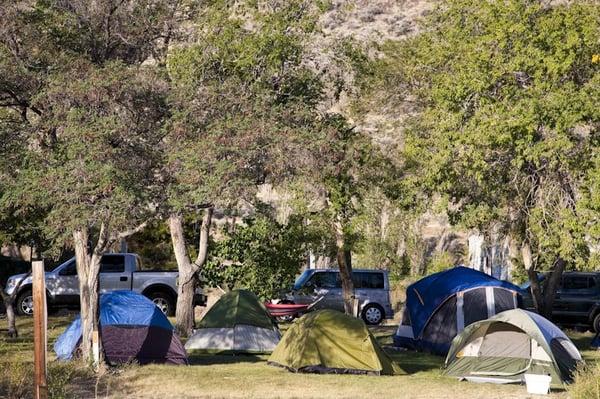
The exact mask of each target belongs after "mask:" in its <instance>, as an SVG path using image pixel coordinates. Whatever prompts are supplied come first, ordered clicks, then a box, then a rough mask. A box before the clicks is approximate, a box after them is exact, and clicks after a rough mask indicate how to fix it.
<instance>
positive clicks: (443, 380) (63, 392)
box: [0, 315, 600, 399]
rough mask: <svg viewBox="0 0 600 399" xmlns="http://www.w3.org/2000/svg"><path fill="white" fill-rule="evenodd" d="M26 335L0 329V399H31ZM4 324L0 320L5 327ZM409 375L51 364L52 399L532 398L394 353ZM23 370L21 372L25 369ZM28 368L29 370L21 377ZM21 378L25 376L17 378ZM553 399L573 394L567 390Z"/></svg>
mask: <svg viewBox="0 0 600 399" xmlns="http://www.w3.org/2000/svg"><path fill="white" fill-rule="evenodd" d="M73 317H74V316H73V315H70V316H56V317H49V318H48V326H49V339H50V342H49V349H50V350H51V348H52V344H53V342H54V340H55V339H56V337H57V336H58V335H59V334H60V333H61V332H62V331H63V330H64V328H65V327H66V326H67V325H68V323H69V321H70V320H71V319H72V318H73ZM18 325H19V332H20V334H21V335H20V337H19V338H18V339H15V340H9V339H7V338H6V336H5V333H4V332H3V331H0V379H4V380H9V379H15V380H16V381H17V382H18V380H19V378H21V379H22V380H23V381H22V392H21V391H18V390H17V391H15V389H13V390H12V391H9V388H7V386H8V384H7V382H6V381H5V382H2V381H0V398H2V397H11V396H12V397H18V396H19V395H22V397H30V396H31V393H30V391H29V388H28V387H29V385H30V384H31V374H29V372H30V371H31V370H32V365H31V363H32V361H33V351H32V339H33V338H32V331H31V325H32V320H31V319H26V318H20V319H19V322H18ZM5 328H6V320H0V330H2V329H5ZM373 331H374V333H375V335H376V336H377V337H378V339H379V340H380V341H381V342H382V344H383V345H388V344H389V343H390V342H391V335H392V334H393V332H394V327H393V326H388V327H386V326H383V327H377V328H374V329H373ZM570 335H571V337H572V339H573V341H574V342H575V344H576V345H577V346H578V347H579V348H582V349H584V350H582V354H583V356H584V357H585V358H586V360H587V361H588V362H595V361H600V353H598V352H594V351H589V350H586V349H587V348H589V341H590V339H591V334H589V333H588V334H581V333H572V334H570ZM390 354H391V355H392V357H393V358H394V360H396V361H397V362H398V363H399V364H400V365H401V366H402V368H403V369H404V370H406V371H407V372H408V373H409V374H408V375H401V376H393V377H389V376H382V377H375V376H357V375H315V374H293V373H290V372H288V371H286V370H283V369H280V368H277V367H272V366H269V365H267V364H266V357H264V356H208V355H206V356H193V357H191V358H190V362H191V365H190V366H189V367H181V366H179V367H177V366H161V365H150V366H143V367H141V366H137V365H128V366H124V367H120V368H116V369H111V370H109V371H108V372H107V373H105V374H103V375H102V376H101V377H100V378H96V377H95V376H93V375H92V374H90V373H89V372H87V371H86V370H82V369H77V368H75V367H73V366H72V364H64V363H58V362H55V361H53V359H54V356H53V352H51V351H50V355H49V358H50V359H52V360H51V362H50V364H49V373H50V377H51V378H52V381H50V383H51V393H52V396H54V397H73V398H87V397H94V396H97V397H100V398H125V397H127V398H260V399H263V398H265V399H266V398H378V399H382V398H394V399H396V398H486V399H490V398H503V399H510V398H530V397H531V398H533V397H535V395H529V394H527V391H526V389H525V386H523V385H494V384H474V383H468V382H459V381H457V380H456V379H454V378H448V377H444V376H443V375H442V373H441V366H442V363H443V359H442V358H440V357H436V356H431V355H427V354H422V353H415V352H398V351H390ZM19 370H20V371H19ZM23 371H25V373H24V372H23ZM19 373H20V374H19ZM21 374H24V376H23V375H21ZM544 397H551V398H566V397H568V395H567V393H566V392H565V391H561V392H555V393H553V394H552V395H550V396H544Z"/></svg>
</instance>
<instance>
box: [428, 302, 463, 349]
mask: <svg viewBox="0 0 600 399" xmlns="http://www.w3.org/2000/svg"><path fill="white" fill-rule="evenodd" d="M456 333H457V331H456V296H452V297H451V298H449V299H448V300H447V301H446V302H445V303H444V304H443V305H442V306H440V307H439V308H438V310H437V311H436V312H435V313H434V315H433V317H432V318H431V319H430V320H429V323H427V326H426V327H425V330H424V331H423V339H424V340H425V341H428V342H430V343H432V344H447V343H449V342H451V341H452V339H453V338H454V337H455V336H456Z"/></svg>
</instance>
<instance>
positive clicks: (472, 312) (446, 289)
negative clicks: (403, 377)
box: [394, 266, 519, 355]
mask: <svg viewBox="0 0 600 399" xmlns="http://www.w3.org/2000/svg"><path fill="white" fill-rule="evenodd" d="M518 303H519V288H518V287H517V286H515V285H513V284H511V283H509V282H506V281H502V280H498V279H495V278H494V277H492V276H489V275H487V274H485V273H482V272H479V271H477V270H474V269H470V268H467V267H464V266H457V267H454V268H452V269H449V270H445V271H442V272H439V273H435V274H432V275H429V276H426V277H424V278H422V279H421V280H419V281H417V282H415V283H413V284H411V285H410V286H408V288H407V289H406V306H405V309H404V314H403V317H402V321H401V323H400V325H399V326H398V331H397V332H396V335H395V336H394V344H395V345H396V346H399V347H405V348H409V349H417V350H422V351H426V352H431V353H434V354H438V355H445V354H446V353H447V352H448V349H449V348H450V343H451V342H452V339H453V338H454V337H455V336H456V335H457V334H458V333H460V332H462V331H463V330H464V328H465V327H466V326H468V325H469V324H471V323H473V322H475V321H478V320H483V319H487V318H488V317H492V316H494V315H495V314H497V313H500V312H502V311H504V310H508V309H514V308H517V307H518Z"/></svg>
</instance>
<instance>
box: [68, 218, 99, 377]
mask: <svg viewBox="0 0 600 399" xmlns="http://www.w3.org/2000/svg"><path fill="white" fill-rule="evenodd" d="M106 235H107V228H106V225H105V224H104V223H103V224H102V226H101V228H100V238H99V239H98V243H97V245H96V247H95V248H94V251H93V253H92V254H90V253H89V249H88V238H89V232H88V229H87V227H83V228H80V229H78V230H75V231H74V232H73V242H74V246H75V262H76V265H77V276H78V278H79V301H80V308H81V312H80V315H81V344H80V347H81V353H82V357H83V360H84V361H85V362H88V363H90V364H93V365H94V367H95V368H97V367H98V366H99V365H100V364H102V362H103V351H102V339H98V358H95V357H94V352H93V337H94V332H95V331H96V332H97V334H98V337H99V338H100V328H99V316H100V303H99V300H98V299H99V295H98V292H99V288H100V285H99V274H100V259H101V257H102V254H103V252H104V246H105V245H106V244H107V239H106Z"/></svg>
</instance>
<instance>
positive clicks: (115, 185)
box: [0, 0, 179, 360]
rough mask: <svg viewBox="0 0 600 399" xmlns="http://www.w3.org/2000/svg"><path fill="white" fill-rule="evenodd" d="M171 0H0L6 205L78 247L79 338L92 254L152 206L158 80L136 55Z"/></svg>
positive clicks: (151, 42) (150, 42) (88, 339)
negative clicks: (15, 146) (8, 166)
mask: <svg viewBox="0 0 600 399" xmlns="http://www.w3.org/2000/svg"><path fill="white" fill-rule="evenodd" d="M178 4H179V2H178V1H175V0H174V1H169V2H154V1H145V0H139V1H133V0H130V1H127V0H126V1H122V0H121V1H116V0H115V1H104V2H97V1H91V0H77V1H70V2H64V1H58V0H56V1H54V0H43V1H42V0H40V1H18V2H14V3H11V4H10V5H7V6H6V7H3V8H2V13H3V15H2V17H3V18H2V22H1V23H0V28H1V30H2V33H3V34H2V38H1V39H0V69H1V70H0V76H1V78H0V101H1V102H2V103H1V105H2V106H4V107H7V108H8V111H7V113H6V115H9V117H10V118H3V123H9V122H10V119H12V120H15V115H18V117H19V118H20V121H19V126H18V129H16V130H15V132H17V133H18V135H17V133H13V136H12V137H11V140H20V144H21V146H22V151H21V152H20V155H21V158H20V159H19V160H18V161H17V162H16V163H15V164H14V168H13V171H12V173H10V176H11V179H10V186H9V187H8V189H7V190H6V191H4V192H3V198H2V203H3V205H4V206H5V207H7V208H15V209H27V208H29V207H41V208H42V209H46V210H48V215H47V216H46V218H45V219H44V226H45V230H46V231H45V232H46V233H47V234H48V236H49V237H51V238H52V239H53V240H54V241H55V243H57V244H60V243H62V242H70V243H71V244H72V245H73V246H74V248H75V253H76V258H77V273H78V276H79V288H80V302H81V317H82V330H83V338H82V349H83V354H84V358H85V359H86V360H88V359H91V354H92V351H91V347H92V336H93V334H92V332H93V331H94V330H97V329H98V273H99V267H100V258H101V256H102V254H103V253H104V252H105V251H106V250H107V249H108V248H109V247H110V245H111V243H112V242H114V241H115V240H117V239H119V238H120V237H123V236H125V235H127V234H130V233H132V232H134V231H136V229H138V228H139V227H140V226H141V225H143V221H144V220H145V219H146V217H147V214H148V213H149V212H151V204H152V202H153V199H152V194H153V190H152V189H153V187H155V185H154V179H155V177H156V169H157V165H156V162H157V159H158V157H157V155H156V149H157V144H158V143H159V142H160V140H161V138H162V137H161V125H162V122H163V120H164V119H165V117H166V111H167V108H166V103H165V97H166V89H167V85H166V84H165V83H164V82H163V80H162V79H161V77H160V76H159V75H158V74H157V73H156V72H155V71H153V69H155V68H154V67H153V66H152V65H149V66H143V65H142V63H143V62H144V61H146V60H147V59H148V58H155V59H156V58H158V57H159V56H160V54H161V51H159V50H160V49H162V47H163V46H164V44H165V41H168V38H169V37H170V35H171V32H172V28H173V24H172V23H171V21H172V20H173V18H175V15H176V14H177V6H178Z"/></svg>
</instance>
